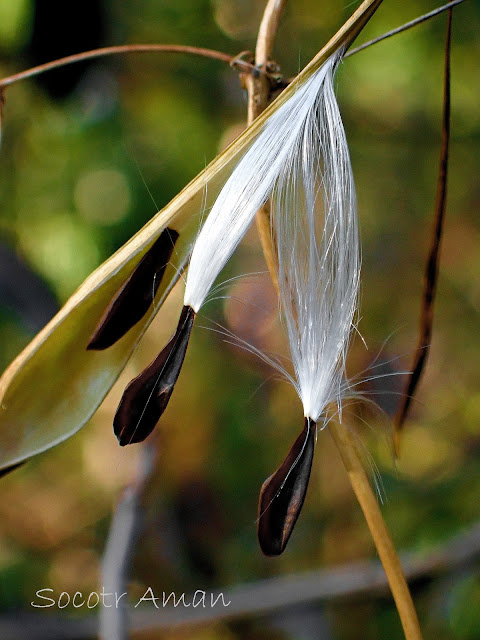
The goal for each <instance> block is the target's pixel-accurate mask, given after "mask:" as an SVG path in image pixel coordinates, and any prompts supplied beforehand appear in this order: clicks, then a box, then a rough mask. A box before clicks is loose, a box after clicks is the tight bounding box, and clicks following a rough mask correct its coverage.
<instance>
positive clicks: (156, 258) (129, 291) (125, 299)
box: [87, 229, 179, 350]
mask: <svg viewBox="0 0 480 640" xmlns="http://www.w3.org/2000/svg"><path fill="white" fill-rule="evenodd" d="M178 235H179V234H178V232H177V231H174V230H173V229H165V231H163V232H162V234H161V235H160V236H159V238H158V239H157V240H156V241H155V242H154V244H153V245H152V246H151V248H150V249H149V250H148V251H147V253H146V254H145V255H144V256H143V258H142V259H141V260H140V262H139V263H138V265H137V266H136V267H135V270H134V271H133V273H132V274H131V275H130V277H129V278H128V280H126V281H125V283H124V284H123V285H122V287H121V289H120V290H119V291H118V292H117V293H116V294H115V296H114V298H113V299H112V301H111V302H110V304H109V305H108V307H107V309H106V310H105V313H104V314H103V316H102V318H101V320H100V322H99V323H98V324H97V327H96V329H95V331H94V332H93V335H92V337H91V338H90V342H89V343H88V345H87V349H95V350H102V349H107V347H111V346H112V344H115V342H117V340H119V339H120V338H121V337H122V336H124V335H125V334H126V333H127V331H128V330H129V329H131V328H132V327H133V326H134V325H135V324H137V322H139V321H140V320H141V319H142V318H143V316H144V315H145V314H146V313H147V311H148V309H149V308H150V305H151V304H152V302H153V299H154V298H155V294H156V293H157V290H158V287H159V285H160V282H161V281H162V278H163V275H164V273H165V269H166V267H167V265H168V263H169V261H170V258H171V256H172V252H173V248H174V246H175V243H176V241H177V239H178Z"/></svg>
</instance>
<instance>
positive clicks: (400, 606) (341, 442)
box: [329, 422, 422, 640]
mask: <svg viewBox="0 0 480 640" xmlns="http://www.w3.org/2000/svg"><path fill="white" fill-rule="evenodd" d="M329 430H330V433H331V434H332V436H333V439H334V441H335V444H336V445H337V448H338V450H339V452H340V455H341V457H342V460H343V464H344V465H345V468H346V470H347V473H348V477H349V479H350V483H351V485H352V488H353V491H354V492H355V495H356V497H357V500H358V502H359V504H360V506H361V508H362V511H363V514H364V516H365V520H366V521H367V524H368V528H369V529H370V533H371V534H372V538H373V541H374V543H375V547H376V548H377V551H378V555H379V556H380V560H381V562H382V565H383V568H384V569H385V573H386V575H387V578H388V583H389V585H390V589H391V590H392V595H393V599H394V600H395V604H396V606H397V611H398V615H399V616H400V620H401V623H402V627H403V631H404V633H405V638H406V640H421V638H422V633H421V631H420V625H419V623H418V618H417V613H416V611H415V606H414V604H413V600H412V596H411V595H410V591H409V589H408V585H407V581H406V579H405V576H404V573H403V569H402V565H401V563H400V560H399V558H398V555H397V552H396V550H395V546H394V544H393V542H392V540H391V538H390V534H389V532H388V529H387V526H386V524H385V521H384V519H383V517H382V512H381V511H380V507H379V506H378V502H377V499H376V497H375V495H374V493H373V491H372V488H371V486H370V482H369V481H368V478H367V474H366V473H365V470H364V468H363V465H362V463H361V461H360V456H359V453H358V451H357V447H356V444H355V442H354V440H353V437H352V436H351V435H350V432H349V431H348V429H346V428H345V427H343V426H342V425H337V424H335V423H334V422H331V423H330V425H329Z"/></svg>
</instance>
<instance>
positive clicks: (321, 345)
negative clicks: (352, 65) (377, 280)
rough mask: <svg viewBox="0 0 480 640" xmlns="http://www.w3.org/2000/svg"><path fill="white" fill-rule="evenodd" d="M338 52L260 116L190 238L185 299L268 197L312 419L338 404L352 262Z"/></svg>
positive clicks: (196, 300)
mask: <svg viewBox="0 0 480 640" xmlns="http://www.w3.org/2000/svg"><path fill="white" fill-rule="evenodd" d="M342 53H343V50H339V51H337V52H336V53H335V54H334V55H333V56H331V57H330V58H329V59H328V60H327V61H326V62H325V64H324V65H323V66H322V67H320V69H318V71H316V72H315V73H314V74H313V75H312V76H311V77H310V78H309V79H308V80H307V81H306V82H305V84H304V85H302V86H301V87H300V88H299V89H298V90H297V91H296V93H295V94H294V95H293V96H292V97H291V98H290V99H289V100H288V101H287V102H286V103H285V104H284V105H282V106H281V107H280V108H279V110H278V111H276V112H275V113H274V114H273V115H272V116H271V117H270V118H269V119H268V121H267V122H266V124H265V127H264V129H263V131H262V132H261V134H260V135H259V136H258V138H257V139H256V140H255V141H254V142H253V144H252V145H251V147H250V148H249V150H248V151H247V152H246V154H245V155H244V156H243V158H242V159H241V160H240V162H239V163H238V165H237V166H236V168H235V169H234V171H233V173H232V174H231V176H230V178H229V179H228V181H227V182H226V183H225V185H224V187H223V189H222V191H221V192H220V194H219V196H218V198H217V200H216V201H215V203H214V205H213V207H212V210H211V212H210V214H209V216H208V218H207V220H206V222H205V224H204V226H203V228H202V230H201V232H200V234H199V236H198V238H197V241H196V243H195V246H194V248H193V252H192V256H191V260H190V267H189V271H188V277H187V283H186V290H185V299H184V303H185V305H189V306H191V307H192V308H193V309H194V311H195V312H197V311H198V310H199V308H200V307H201V306H202V304H203V302H204V300H205V298H206V296H207V294H208V292H209V290H210V288H211V286H212V285H213V282H214V280H215V278H216V277H217V275H218V274H219V272H220V270H221V269H222V267H223V266H224V264H225V263H226V262H227V260H228V258H229V257H230V255H231V254H232V253H233V251H234V249H235V247H236V246H237V244H238V243H239V241H240V239H241V238H242V236H243V235H244V233H245V232H246V230H247V228H248V227H249V225H250V223H251V222H252V220H253V218H254V216H255V213H256V212H257V211H258V209H259V208H260V207H261V205H262V204H263V203H264V202H265V201H266V200H267V199H268V198H271V215H272V225H273V231H274V238H275V244H276V247H277V260H278V283H279V293H280V301H281V310H282V315H283V318H284V323H285V326H286V330H287V334H288V339H289V344H290V351H291V358H292V362H293V366H294V370H295V377H292V376H290V375H289V374H288V373H287V372H286V371H284V373H285V375H286V377H287V378H288V379H289V380H291V381H292V382H293V384H294V385H295V388H296V390H297V393H298V395H299V397H300V399H301V401H302V403H303V408H304V414H305V416H306V417H309V418H311V419H312V420H314V421H315V422H316V421H317V420H318V418H319V417H320V416H321V415H322V414H323V413H324V411H325V408H326V406H327V405H328V404H330V403H332V402H336V404H337V409H338V411H339V412H340V411H341V400H342V396H343V395H344V393H345V390H346V384H345V376H344V374H345V354H346V350H347V347H348V343H349V337H350V333H351V329H352V322H353V317H354V313H355V309H356V303H357V294H358V285H359V272H360V252H359V242H358V227H357V212H356V197H355V186H354V181H353V174H352V168H351V163H350V156H349V152H348V145H347V141H346V137H345V131H344V128H343V123H342V119H341V115H340V111H339V109H338V105H337V101H336V98H335V92H334V87H333V78H334V73H335V71H336V69H337V67H338V64H339V62H340V60H341V57H342ZM265 359H266V360H267V361H270V362H271V363H272V364H273V365H274V366H276V367H277V368H280V369H282V367H281V366H280V365H279V364H278V363H276V362H273V361H271V360H270V359H269V358H268V357H266V358H265Z"/></svg>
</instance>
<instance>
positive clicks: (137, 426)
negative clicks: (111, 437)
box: [113, 306, 195, 447]
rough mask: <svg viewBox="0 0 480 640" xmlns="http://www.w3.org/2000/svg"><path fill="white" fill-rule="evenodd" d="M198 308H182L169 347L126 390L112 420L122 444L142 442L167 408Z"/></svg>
mask: <svg viewBox="0 0 480 640" xmlns="http://www.w3.org/2000/svg"><path fill="white" fill-rule="evenodd" d="M194 320H195V311H194V310H193V309H192V308H191V307H188V306H185V307H183V309H182V313H181V315H180V320H179V322H178V327H177V330H176V331H175V334H174V335H173V337H172V338H171V339H170V341H169V342H168V344H167V345H166V347H164V349H162V351H161V352H160V353H159V355H158V356H157V357H156V358H155V360H154V361H153V362H152V363H151V364H150V365H149V366H148V367H147V368H146V369H145V370H144V371H142V373H141V374H140V375H139V376H137V377H136V378H134V379H133V380H132V381H131V382H130V384H129V385H128V386H127V388H126V389H125V391H124V392H123V396H122V399H121V401H120V404H119V405H118V409H117V413H116V414H115V418H114V421H113V430H114V432H115V435H116V436H117V438H118V441H119V443H120V445H121V446H122V447H123V446H124V445H126V444H132V443H134V442H142V441H143V440H145V438H146V437H147V436H148V435H150V433H151V432H152V431H153V429H154V428H155V425H156V424H157V422H158V420H159V418H160V416H161V415H162V413H163V412H164V411H165V409H166V407H167V404H168V401H169V400H170V396H171V395H172V392H173V388H174V386H175V383H176V381H177V378H178V376H179V374H180V369H181V367H182V364H183V360H184V358H185V352H186V350H187V346H188V340H189V338H190V332H191V330H192V327H193V321H194Z"/></svg>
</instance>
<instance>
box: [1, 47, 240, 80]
mask: <svg viewBox="0 0 480 640" xmlns="http://www.w3.org/2000/svg"><path fill="white" fill-rule="evenodd" d="M154 52H157V53H158V52H162V53H187V54H192V55H196V56H202V57H204V58H213V59H214V60H220V61H222V62H227V63H228V64H230V63H231V62H232V61H233V60H235V64H236V65H239V66H241V65H243V66H245V68H246V70H248V69H251V68H252V65H250V64H249V63H248V62H245V61H242V60H239V59H237V58H235V56H231V55H229V54H228V53H223V52H222V51H215V50H213V49H203V48H200V47H189V46H184V45H178V44H125V45H118V46H115V47H102V48H101V49H92V50H91V51H83V52H82V53H75V54H73V55H71V56H66V57H64V58H59V59H58V60H52V61H51V62H46V63H45V64H41V65H39V66H38V67H33V68H31V69H27V70H26V71H20V73H14V74H13V75H11V76H8V77H6V78H2V79H1V80H0V88H3V87H8V86H9V85H11V84H13V83H14V82H18V81H20V80H25V79H26V78H32V77H34V76H38V75H40V74H41V73H45V71H51V70H52V69H58V68H59V67H64V66H65V65H67V64H73V63H75V62H81V61H83V60H89V59H91V58H102V57H104V56H111V55H115V54H119V53H154Z"/></svg>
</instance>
